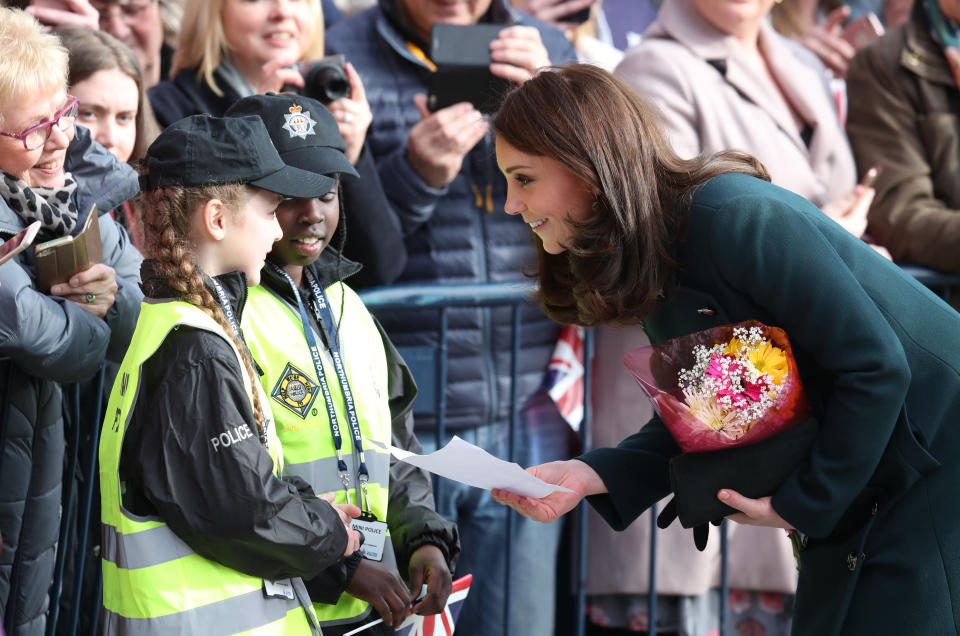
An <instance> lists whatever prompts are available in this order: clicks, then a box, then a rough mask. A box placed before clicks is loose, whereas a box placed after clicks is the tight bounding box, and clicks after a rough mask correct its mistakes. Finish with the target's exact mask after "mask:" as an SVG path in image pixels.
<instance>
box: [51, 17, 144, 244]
mask: <svg viewBox="0 0 960 636" xmlns="http://www.w3.org/2000/svg"><path fill="white" fill-rule="evenodd" d="M53 33H54V34H56V35H57V36H58V37H59V38H60V42H62V43H63V46H64V47H65V48H66V49H67V51H68V53H69V54H70V72H69V78H68V84H69V86H70V91H71V94H72V95H74V96H75V97H76V98H77V99H79V100H80V107H79V111H78V113H77V123H78V124H80V125H81V126H84V127H86V128H88V129H89V130H90V134H91V136H93V138H94V140H96V141H97V142H99V143H100V144H101V145H102V146H103V147H104V148H106V149H107V150H109V151H110V152H111V153H113V155H114V156H115V157H116V158H117V159H119V160H120V161H126V162H129V163H131V164H135V163H136V162H137V161H139V160H140V159H141V158H142V157H143V155H144V154H145V153H146V150H147V146H149V145H150V143H151V142H152V141H153V140H154V139H155V138H156V136H157V133H158V132H159V130H158V128H157V122H156V121H155V120H154V118H153V110H152V109H151V108H150V102H149V101H148V100H147V94H146V86H145V85H144V81H143V73H142V71H141V69H140V63H139V61H138V60H137V56H136V54H135V53H134V52H133V51H132V50H131V49H130V48H129V47H127V45H126V44H124V43H123V42H121V41H120V40H118V39H116V38H115V37H113V36H112V35H110V34H109V33H106V32H104V31H94V30H91V29H87V28H84V27H77V26H61V27H57V28H56V29H54V30H53ZM137 207H138V206H137V204H136V202H135V200H130V201H126V202H124V204H123V205H122V206H121V207H119V208H117V209H115V210H111V212H110V214H111V215H112V216H113V218H114V219H115V220H116V221H117V222H118V223H119V224H120V225H121V226H123V227H124V228H125V229H126V230H127V232H128V233H129V234H130V237H131V238H132V239H133V242H134V244H135V245H136V247H137V249H138V250H140V251H141V252H142V251H143V229H142V228H141V227H140V222H139V220H138V217H139V214H138V213H137V212H136V209H137Z"/></svg>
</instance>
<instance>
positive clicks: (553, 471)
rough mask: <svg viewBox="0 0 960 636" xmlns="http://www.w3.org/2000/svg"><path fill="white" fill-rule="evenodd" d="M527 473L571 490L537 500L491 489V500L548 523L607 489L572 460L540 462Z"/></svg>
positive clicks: (578, 463)
mask: <svg viewBox="0 0 960 636" xmlns="http://www.w3.org/2000/svg"><path fill="white" fill-rule="evenodd" d="M527 472H528V473H530V474H531V475H533V476H534V477H537V478H538V479H541V480H543V481H545V482H547V483H548V484H555V485H557V486H563V487H564V488H569V489H570V490H572V491H573V492H554V493H550V494H549V495H547V496H546V497H543V498H541V499H535V498H533V497H525V496H523V495H518V494H516V493H512V492H510V491H507V490H500V489H499V488H494V489H493V492H492V494H493V500H494V501H496V502H497V503H501V504H503V505H505V506H510V507H511V508H513V509H514V510H516V511H517V512H519V513H520V514H522V515H523V516H524V517H529V518H530V519H533V520H534V521H542V522H544V523H550V522H551V521H556V520H557V519H559V518H560V517H562V516H563V515H565V514H566V513H568V512H570V511H571V510H573V509H574V508H576V507H577V504H578V503H580V500H581V499H583V498H584V497H586V496H587V495H597V494H600V493H604V492H606V491H607V488H606V486H604V485H603V480H602V479H600V475H598V474H597V473H596V472H595V471H594V470H593V469H592V468H590V466H588V465H587V464H585V463H583V462H581V461H578V460H576V459H568V460H567V461H562V462H550V463H548V464H540V465H539V466H532V467H530V468H528V469H527Z"/></svg>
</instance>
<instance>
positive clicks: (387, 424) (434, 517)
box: [227, 94, 460, 635]
mask: <svg viewBox="0 0 960 636" xmlns="http://www.w3.org/2000/svg"><path fill="white" fill-rule="evenodd" d="M227 114H228V116H237V115H246V114H256V115H259V116H260V117H261V119H262V120H263V122H264V124H265V125H266V127H267V130H268V132H269V134H270V136H271V138H272V139H273V142H274V145H275V146H276V147H277V150H278V151H279V152H280V156H281V157H282V158H283V160H284V161H285V162H286V163H288V164H290V165H292V166H296V167H300V168H302V169H304V170H309V171H311V172H313V173H316V174H320V175H325V176H327V177H329V178H330V180H331V185H330V188H329V191H328V192H326V193H325V194H324V195H322V196H319V197H315V198H310V199H288V200H285V201H284V202H283V203H281V205H280V206H279V207H278V208H277V218H278V220H279V222H280V226H281V228H282V229H283V238H282V239H281V240H280V241H279V242H277V243H276V244H275V245H274V248H273V250H272V251H271V252H270V254H269V256H268V262H267V265H266V266H265V267H264V269H263V272H262V276H261V281H262V284H261V286H260V287H259V288H252V289H251V290H250V292H249V299H248V302H247V310H246V312H245V313H244V320H243V328H244V333H245V334H246V335H247V338H248V342H249V344H250V349H251V351H252V353H253V356H254V358H255V359H256V360H257V362H258V364H259V365H260V367H261V368H262V369H263V370H264V372H265V373H264V375H263V376H262V377H261V383H262V385H263V388H264V390H265V391H266V393H267V394H268V395H269V396H270V397H269V400H270V404H271V407H272V408H273V411H274V415H275V417H276V419H277V423H278V426H277V430H278V435H279V437H280V438H281V441H282V442H283V446H284V460H285V469H284V472H285V474H287V475H296V476H298V477H300V478H303V479H305V480H306V481H307V482H308V483H310V485H311V486H312V487H313V489H314V491H315V492H317V493H325V492H335V493H336V495H337V498H336V500H335V501H336V502H338V503H347V502H352V503H356V504H358V505H359V506H360V507H361V509H362V510H363V515H362V516H361V518H360V519H358V520H355V521H354V524H355V525H354V527H357V528H361V529H362V531H363V533H364V537H365V542H364V545H363V546H362V548H361V552H362V555H363V556H362V557H361V556H359V554H361V552H358V553H357V555H354V556H353V557H350V558H346V559H344V560H342V561H341V562H340V563H339V564H337V565H336V566H335V567H332V568H330V569H328V570H327V571H326V572H325V573H324V575H322V576H319V577H316V578H315V579H313V580H310V581H307V589H308V590H309V591H310V594H311V598H312V599H313V601H314V609H315V610H316V612H317V615H318V617H319V618H320V621H321V625H322V626H323V629H324V633H325V634H328V635H330V634H333V635H337V634H343V633H345V632H347V631H350V630H351V629H353V628H355V627H357V626H359V625H361V624H364V623H367V622H371V621H372V620H375V619H376V618H377V617H378V616H379V617H380V618H382V619H383V623H382V624H380V625H377V626H376V627H373V628H371V629H370V630H369V632H368V633H371V634H375V633H378V632H379V633H384V634H388V633H393V628H394V627H396V626H398V625H400V623H402V622H403V620H404V619H405V618H406V617H407V616H408V615H409V614H410V612H411V611H412V612H416V613H420V614H432V613H437V612H439V611H442V609H443V607H444V605H445V602H446V599H447V596H448V595H449V594H450V589H451V574H450V572H451V570H452V568H453V563H454V562H455V560H456V557H457V554H458V553H459V549H460V548H459V541H458V538H457V531H456V526H455V525H454V524H452V523H450V522H448V521H446V520H445V519H443V518H442V517H440V516H439V515H438V514H437V513H436V511H435V510H434V504H433V495H432V490H431V482H430V478H429V476H428V475H427V474H425V473H424V472H423V471H421V470H420V469H417V468H415V467H414V466H411V465H410V464H406V463H403V462H397V461H395V460H392V458H391V455H390V452H389V449H388V448H387V445H389V444H393V445H395V446H399V447H403V448H407V449H409V450H411V451H413V452H418V453H419V452H421V448H420V444H419V443H418V442H417V440H416V438H415V437H414V435H413V415H412V404H413V399H414V397H415V395H416V388H415V385H414V382H413V379H412V376H411V375H410V372H409V370H408V369H407V367H406V365H405V364H404V362H403V360H402V359H401V358H400V356H399V354H398V353H397V351H396V349H395V348H394V347H393V345H392V344H391V343H390V340H389V339H388V338H387V336H386V334H385V333H384V332H383V331H382V329H381V328H380V325H379V324H378V323H377V321H376V320H375V319H374V318H373V317H372V316H371V315H370V313H369V312H368V311H367V310H366V308H365V307H364V306H363V304H362V302H361V301H360V299H359V298H358V297H357V295H356V294H355V293H354V292H353V290H352V289H351V288H350V287H349V286H347V284H346V283H345V282H344V279H345V278H346V277H348V276H350V275H352V274H354V273H356V272H357V271H358V270H359V265H357V264H356V263H353V262H351V261H348V260H346V259H345V258H343V256H342V254H341V249H342V246H343V242H344V239H345V228H344V219H343V217H342V212H343V209H344V206H343V201H342V199H341V198H340V188H339V185H340V175H342V174H350V175H356V172H355V170H354V168H353V166H352V165H351V164H350V162H349V161H348V160H347V158H346V156H345V155H344V150H345V149H346V146H345V144H344V141H343V138H342V137H341V136H340V133H339V131H338V127H337V122H336V120H335V119H334V117H333V116H332V115H331V114H330V112H329V111H328V110H327V109H326V108H325V107H324V106H323V105H322V104H320V103H319V102H317V101H314V100H312V99H309V98H305V97H301V96H296V95H286V94H284V95H273V94H268V95H255V96H252V97H247V98H244V99H241V100H240V101H238V102H237V103H236V104H235V105H234V106H233V107H231V109H230V110H229V111H228V112H227ZM335 236H336V237H337V238H338V240H337V242H336V245H337V247H328V246H329V245H330V243H331V241H332V240H333V239H334V237H335ZM338 363H339V364H338ZM341 371H342V372H341ZM347 395H349V396H351V399H345V396H347ZM388 531H389V536H388ZM404 578H406V579H407V581H406V583H404V580H403V579H404ZM408 584H409V587H408ZM422 584H426V585H427V593H426V596H425V597H424V598H423V599H422V600H419V601H415V600H414V599H415V597H416V596H418V595H419V592H420V589H421V585H422ZM344 592H345V593H344Z"/></svg>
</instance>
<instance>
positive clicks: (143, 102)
mask: <svg viewBox="0 0 960 636" xmlns="http://www.w3.org/2000/svg"><path fill="white" fill-rule="evenodd" d="M53 32H54V33H55V34H56V35H57V36H58V37H59V38H60V41H61V42H62V43H63V45H64V46H65V47H67V50H68V51H69V52H70V74H69V79H68V81H67V83H68V84H69V85H70V86H74V85H76V84H79V83H80V82H82V81H83V80H85V79H87V78H88V77H90V76H91V75H93V74H94V73H96V72H98V71H109V70H113V69H117V70H118V71H120V72H121V73H123V74H124V75H126V76H128V77H130V79H132V80H133V81H134V83H135V84H136V85H137V93H138V98H137V118H136V120H135V125H136V128H137V139H136V141H134V143H133V152H132V153H131V154H130V159H129V160H128V161H129V163H130V164H131V165H134V166H135V165H136V162H137V161H139V160H140V159H141V158H143V156H144V155H145V154H146V153H147V147H148V146H149V145H150V144H151V143H153V140H154V139H156V137H157V135H158V134H159V133H160V129H159V127H158V126H157V122H156V120H155V119H154V118H153V109H152V108H150V100H148V99H147V93H146V90H147V87H146V85H145V84H144V81H143V71H142V70H141V68H140V61H139V60H138V59H137V54H136V53H134V52H133V51H132V50H131V49H130V47H128V46H127V45H126V44H124V43H123V42H121V41H120V40H118V39H117V38H115V37H113V36H112V35H110V34H109V33H106V32H105V31H94V30H93V29H88V28H86V27H78V26H59V27H57V28H55V29H54V30H53Z"/></svg>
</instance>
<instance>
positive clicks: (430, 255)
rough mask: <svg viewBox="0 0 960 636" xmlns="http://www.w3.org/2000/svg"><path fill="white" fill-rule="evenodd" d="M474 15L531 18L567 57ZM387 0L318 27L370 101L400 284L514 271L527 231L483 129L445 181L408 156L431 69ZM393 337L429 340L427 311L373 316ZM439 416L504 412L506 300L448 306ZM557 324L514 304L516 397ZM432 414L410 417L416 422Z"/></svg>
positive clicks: (490, 418)
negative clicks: (530, 32)
mask: <svg viewBox="0 0 960 636" xmlns="http://www.w3.org/2000/svg"><path fill="white" fill-rule="evenodd" d="M481 22H489V23H494V24H503V25H504V27H507V26H512V25H530V26H535V27H537V28H538V29H539V30H540V35H541V39H542V40H543V43H544V45H545V46H546V48H547V51H548V53H549V55H550V60H551V62H552V63H553V64H563V63H566V62H571V61H574V60H575V54H574V51H573V47H572V46H571V45H570V43H569V42H568V41H567V39H566V38H565V37H564V36H563V34H562V33H561V32H560V31H558V30H556V29H553V28H552V27H549V26H547V25H545V24H543V23H542V22H538V21H537V20H535V19H534V18H531V17H530V16H528V15H525V14H522V13H519V12H516V11H514V10H512V9H510V8H508V7H507V6H506V5H505V4H504V2H503V0H493V2H492V4H491V8H490V10H489V11H488V12H487V14H486V15H485V16H484V17H483V18H482V19H481ZM400 24H401V23H400V20H399V17H398V14H397V8H396V6H395V3H394V0H380V1H379V5H378V6H376V7H373V8H371V9H368V10H367V11H365V12H363V13H360V14H358V15H356V16H353V17H352V18H349V19H347V20H345V21H344V22H342V23H340V24H338V25H337V26H335V27H333V28H331V29H330V30H329V31H328V32H327V46H328V48H329V49H330V52H331V53H343V54H345V55H346V57H347V59H348V60H349V61H351V62H352V63H353V65H354V66H355V67H356V69H357V70H358V71H359V73H360V76H361V77H362V79H363V83H364V87H365V88H366V93H367V99H368V100H369V102H370V108H371V109H372V111H373V124H372V125H371V127H370V129H369V131H368V133H367V142H368V144H369V145H368V147H369V148H370V149H371V150H372V152H373V155H374V157H375V159H376V162H377V166H378V168H379V173H380V179H381V181H382V183H383V188H384V191H385V192H386V194H387V197H388V198H389V199H390V202H391V203H392V204H393V207H394V209H395V210H396V211H397V213H398V214H399V216H400V219H401V224H402V226H403V231H404V234H405V238H406V245H407V251H408V260H407V265H406V268H405V269H404V270H403V273H402V275H401V276H400V279H399V280H398V281H397V282H398V283H434V282H436V283H445V284H457V283H478V282H504V281H520V280H523V278H524V276H523V272H524V270H525V269H527V270H529V269H532V268H533V266H534V265H535V264H536V257H535V253H534V250H533V242H532V241H533V238H532V234H531V232H530V229H529V228H528V227H527V226H526V224H525V223H524V222H523V220H522V219H521V218H520V217H518V216H508V215H507V214H505V213H504V212H503V206H504V202H505V199H506V181H505V180H504V178H503V176H502V175H501V174H500V172H499V170H498V169H497V163H496V155H495V152H494V141H493V135H492V133H491V134H489V135H488V136H487V137H486V138H484V139H483V140H481V141H480V143H478V144H477V145H476V146H475V147H474V148H473V150H471V151H470V153H469V154H468V155H467V156H466V157H465V158H464V161H463V168H462V169H461V171H460V174H459V175H458V176H457V177H456V178H455V179H454V180H453V181H452V182H451V183H450V184H448V185H447V186H446V187H445V188H441V189H435V188H432V187H430V186H428V185H427V184H426V183H425V182H424V181H423V180H422V179H421V178H420V177H419V175H417V174H416V172H414V170H413V168H412V167H411V166H410V164H409V163H408V161H407V159H406V153H407V137H408V136H409V134H410V129H411V128H412V127H413V126H414V125H415V124H416V123H417V122H418V121H420V115H419V111H418V110H417V108H416V106H415V105H414V102H413V96H414V95H415V94H416V93H426V92H427V80H428V77H429V75H430V73H431V70H430V68H429V67H428V66H427V64H425V63H424V62H423V61H421V60H420V59H418V58H417V57H416V56H415V55H413V54H412V53H411V52H410V50H409V49H408V47H407V36H406V35H405V34H404V32H403V30H402V27H401V26H400ZM378 318H379V319H380V320H381V322H382V323H383V325H384V327H385V328H386V329H387V332H388V333H389V334H390V338H391V339H392V340H393V341H394V343H396V344H397V346H400V347H409V346H431V345H436V344H437V340H438V331H439V319H438V317H437V312H435V311H429V312H427V311H421V312H416V311H403V312H391V315H380V316H378ZM449 321H450V322H449V347H450V348H449V354H448V355H449V358H448V367H447V369H448V373H447V379H448V382H449V385H448V390H447V420H446V423H447V426H448V427H450V428H452V429H457V428H464V427H471V426H478V425H482V424H487V423H492V422H497V421H505V420H506V418H507V417H508V416H509V408H510V403H509V400H510V392H509V389H510V384H509V383H510V362H511V331H512V317H511V312H510V310H509V309H495V310H489V309H487V310H481V309H457V310H453V311H451V312H450V314H449ZM558 334H559V327H558V326H557V325H556V324H554V323H553V322H551V321H550V320H549V319H547V318H546V316H545V315H544V314H543V313H542V312H540V311H539V310H538V309H536V308H535V307H532V306H528V307H526V308H525V309H524V311H523V314H522V340H521V354H520V360H519V371H520V375H519V381H520V385H519V392H518V395H519V400H520V402H521V404H522V403H523V401H525V400H526V399H527V398H529V397H530V395H531V394H532V393H534V392H535V391H536V389H537V388H538V387H539V386H540V384H541V382H542V380H543V374H544V371H545V369H546V366H547V363H548V362H549V359H550V355H551V353H552V350H553V346H554V344H555V342H556V339H557V336H558ZM432 425H433V419H432V418H430V417H427V418H418V427H429V426H432Z"/></svg>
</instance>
